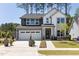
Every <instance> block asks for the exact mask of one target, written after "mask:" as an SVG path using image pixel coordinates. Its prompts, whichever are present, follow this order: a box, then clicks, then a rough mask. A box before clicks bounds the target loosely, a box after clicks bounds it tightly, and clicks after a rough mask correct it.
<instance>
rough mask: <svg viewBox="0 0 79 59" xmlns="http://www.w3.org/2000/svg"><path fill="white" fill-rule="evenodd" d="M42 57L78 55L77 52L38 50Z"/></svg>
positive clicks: (78, 51)
mask: <svg viewBox="0 0 79 59" xmlns="http://www.w3.org/2000/svg"><path fill="white" fill-rule="evenodd" d="M38 53H39V54H43V55H48V56H49V55H79V50H39V51H38Z"/></svg>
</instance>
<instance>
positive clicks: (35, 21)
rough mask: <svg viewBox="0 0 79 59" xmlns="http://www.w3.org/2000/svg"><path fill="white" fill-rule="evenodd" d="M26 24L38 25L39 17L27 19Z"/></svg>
mask: <svg viewBox="0 0 79 59" xmlns="http://www.w3.org/2000/svg"><path fill="white" fill-rule="evenodd" d="M26 25H39V19H27V20H26Z"/></svg>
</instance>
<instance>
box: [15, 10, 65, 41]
mask: <svg viewBox="0 0 79 59" xmlns="http://www.w3.org/2000/svg"><path fill="white" fill-rule="evenodd" d="M20 19H21V25H20V26H17V28H16V39H17V40H29V38H30V36H32V39H34V40H41V39H42V38H45V39H51V37H62V36H66V29H65V31H63V32H60V29H61V26H59V25H58V24H60V23H64V24H66V15H64V14H63V13H62V12H60V11H58V10H57V9H52V10H50V11H49V12H47V13H46V14H25V15H23V16H22V17H20Z"/></svg>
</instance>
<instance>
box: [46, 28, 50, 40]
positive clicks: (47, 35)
mask: <svg viewBox="0 0 79 59" xmlns="http://www.w3.org/2000/svg"><path fill="white" fill-rule="evenodd" d="M50 36H51V28H46V29H45V37H46V39H50Z"/></svg>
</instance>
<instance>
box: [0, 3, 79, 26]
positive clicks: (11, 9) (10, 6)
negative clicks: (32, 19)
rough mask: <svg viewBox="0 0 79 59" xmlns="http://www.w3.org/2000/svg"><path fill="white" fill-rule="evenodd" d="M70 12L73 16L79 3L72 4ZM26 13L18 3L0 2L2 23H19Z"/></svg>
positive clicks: (0, 19) (0, 20) (0, 21)
mask: <svg viewBox="0 0 79 59" xmlns="http://www.w3.org/2000/svg"><path fill="white" fill-rule="evenodd" d="M71 6H72V7H71V10H70V14H71V15H72V16H73V15H74V14H75V11H76V9H77V8H79V3H75V4H74V3H72V4H71ZM23 14H25V11H24V10H23V9H21V8H18V7H17V6H16V3H0V25H1V24H4V23H10V22H12V23H19V24H20V22H21V20H20V18H19V17H20V16H22V15H23Z"/></svg>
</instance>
